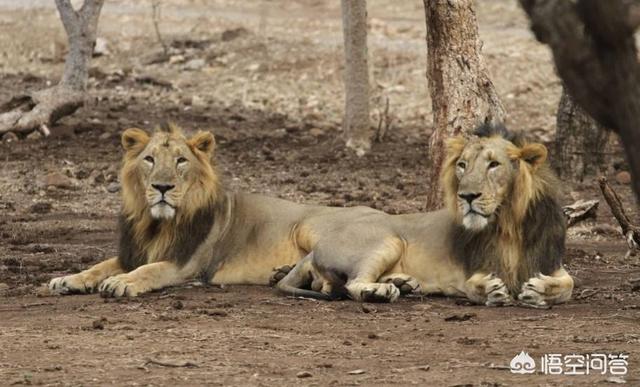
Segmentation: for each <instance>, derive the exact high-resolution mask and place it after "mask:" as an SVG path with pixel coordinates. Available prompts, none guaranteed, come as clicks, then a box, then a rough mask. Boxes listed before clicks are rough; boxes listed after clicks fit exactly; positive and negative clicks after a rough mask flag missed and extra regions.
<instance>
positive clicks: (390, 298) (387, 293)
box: [357, 283, 400, 302]
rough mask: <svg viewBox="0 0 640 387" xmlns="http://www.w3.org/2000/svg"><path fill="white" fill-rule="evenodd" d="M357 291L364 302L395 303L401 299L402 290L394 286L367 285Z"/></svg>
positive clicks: (359, 287) (361, 286)
mask: <svg viewBox="0 0 640 387" xmlns="http://www.w3.org/2000/svg"><path fill="white" fill-rule="evenodd" d="M357 291H358V296H359V297H358V299H359V300H360V301H362V302H394V301H396V300H397V299H398V297H400V289H398V288H397V287H396V286H395V285H393V284H378V283H374V284H365V285H360V286H358V289H357Z"/></svg>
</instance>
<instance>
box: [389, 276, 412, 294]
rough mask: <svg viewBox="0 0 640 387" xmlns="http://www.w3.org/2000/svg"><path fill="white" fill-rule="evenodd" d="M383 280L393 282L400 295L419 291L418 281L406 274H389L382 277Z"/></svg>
mask: <svg viewBox="0 0 640 387" xmlns="http://www.w3.org/2000/svg"><path fill="white" fill-rule="evenodd" d="M383 280H384V282H386V283H390V284H393V285H394V286H395V287H396V288H398V290H400V294H401V295H405V294H411V293H419V292H420V284H419V283H418V281H417V280H416V279H415V278H413V277H411V276H409V275H406V274H391V275H389V276H387V277H385V278H383Z"/></svg>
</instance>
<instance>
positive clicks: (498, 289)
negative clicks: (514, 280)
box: [485, 276, 513, 306]
mask: <svg viewBox="0 0 640 387" xmlns="http://www.w3.org/2000/svg"><path fill="white" fill-rule="evenodd" d="M486 292H487V301H486V302H485V305H486V306H508V305H512V304H513V298H512V297H511V295H510V294H509V290H508V289H507V285H505V284H504V282H503V281H502V280H501V279H500V278H498V277H495V276H494V277H492V278H491V279H490V280H489V281H487V286H486Z"/></svg>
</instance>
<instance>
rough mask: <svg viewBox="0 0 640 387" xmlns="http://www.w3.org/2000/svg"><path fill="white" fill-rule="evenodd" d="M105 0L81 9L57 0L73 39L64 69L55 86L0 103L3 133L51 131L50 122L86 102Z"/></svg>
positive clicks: (88, 1)
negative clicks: (90, 65) (88, 79)
mask: <svg viewBox="0 0 640 387" xmlns="http://www.w3.org/2000/svg"><path fill="white" fill-rule="evenodd" d="M103 2H104V0H84V3H83V4H82V7H81V8H80V9H79V10H75V9H73V6H72V5H71V1H70V0H56V7H57V8H58V12H59V13H60V18H61V19H62V24H63V26H64V29H65V31H66V33H67V38H68V41H69V52H68V54H67V57H66V60H65V64H64V72H63V74H62V78H61V80H60V82H59V83H58V84H57V85H56V86H53V87H51V88H48V89H44V90H40V91H36V92H33V93H31V94H28V95H21V96H16V97H14V98H12V99H11V101H9V102H8V103H6V104H4V105H3V106H1V107H0V136H1V135H3V134H5V133H7V132H14V133H16V134H19V135H23V136H24V135H26V134H29V133H30V132H32V131H35V130H39V131H40V132H41V133H42V134H43V135H45V136H46V135H48V134H49V128H48V126H49V125H51V124H53V123H55V122H56V121H57V120H58V119H60V118H61V117H64V116H66V115H69V114H73V113H74V112H75V111H76V110H77V109H78V108H79V107H81V106H82V105H83V104H84V98H85V92H86V83H87V78H88V74H89V63H90V61H91V55H92V53H93V46H94V44H95V40H96V31H97V28H98V17H99V15H100V10H101V9H102V4H103Z"/></svg>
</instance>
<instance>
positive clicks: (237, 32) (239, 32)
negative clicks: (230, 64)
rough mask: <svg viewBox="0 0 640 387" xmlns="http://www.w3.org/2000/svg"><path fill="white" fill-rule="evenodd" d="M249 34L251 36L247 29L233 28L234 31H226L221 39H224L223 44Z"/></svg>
mask: <svg viewBox="0 0 640 387" xmlns="http://www.w3.org/2000/svg"><path fill="white" fill-rule="evenodd" d="M247 34H249V31H248V30H247V29H246V28H242V27H240V28H233V29H230V30H226V31H224V32H223V33H222V36H221V37H220V38H221V39H222V41H223V42H228V41H230V40H234V39H237V38H239V37H241V36H245V35H247Z"/></svg>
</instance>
